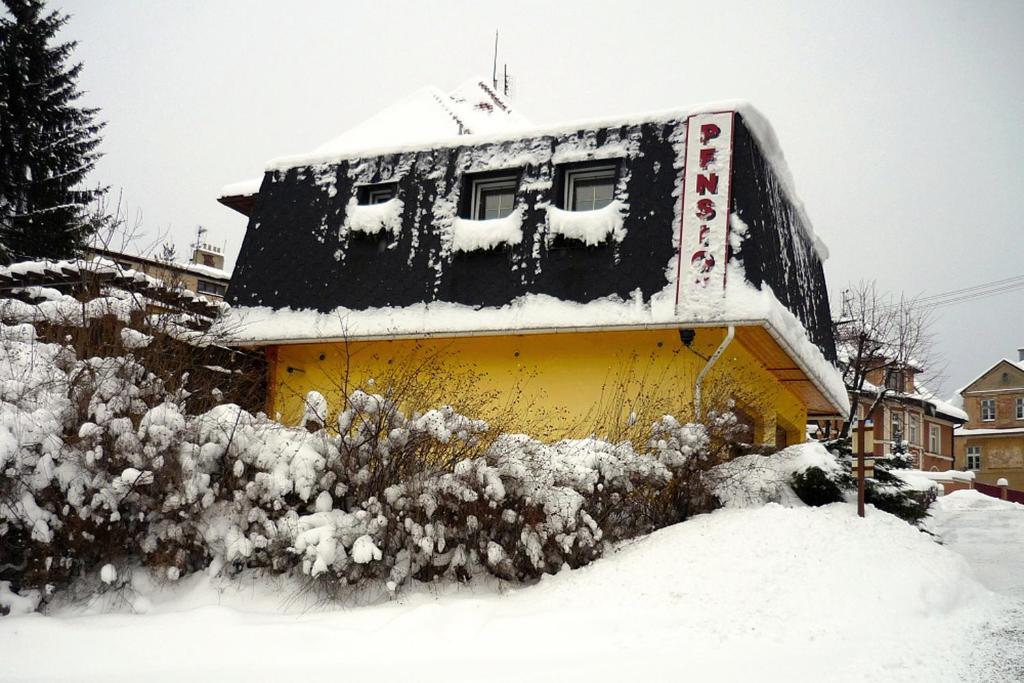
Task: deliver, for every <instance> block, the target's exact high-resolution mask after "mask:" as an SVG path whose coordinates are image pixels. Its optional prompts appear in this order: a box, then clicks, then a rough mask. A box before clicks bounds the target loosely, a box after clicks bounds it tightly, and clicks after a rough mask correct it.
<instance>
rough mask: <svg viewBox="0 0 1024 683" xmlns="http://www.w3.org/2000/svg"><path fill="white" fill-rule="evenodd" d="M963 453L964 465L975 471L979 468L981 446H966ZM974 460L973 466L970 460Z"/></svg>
mask: <svg viewBox="0 0 1024 683" xmlns="http://www.w3.org/2000/svg"><path fill="white" fill-rule="evenodd" d="M964 455H965V462H964V467H966V468H967V469H969V470H971V471H972V472H977V471H978V470H980V469H981V446H968V447H967V451H966V453H965V454H964ZM972 460H974V461H975V462H974V466H972V465H971V461H972Z"/></svg>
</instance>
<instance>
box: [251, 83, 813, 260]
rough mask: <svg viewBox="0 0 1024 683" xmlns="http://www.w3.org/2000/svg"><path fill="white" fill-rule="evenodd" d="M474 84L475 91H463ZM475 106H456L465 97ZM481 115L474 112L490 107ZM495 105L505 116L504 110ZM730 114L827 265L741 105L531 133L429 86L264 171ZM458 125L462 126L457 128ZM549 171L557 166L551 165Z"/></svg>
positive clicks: (481, 101)
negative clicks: (754, 143)
mask: <svg viewBox="0 0 1024 683" xmlns="http://www.w3.org/2000/svg"><path fill="white" fill-rule="evenodd" d="M473 83H475V84H476V85H477V90H478V92H476V91H473V90H472V88H469V85H470V84H473ZM467 92H471V93H473V94H474V95H475V97H473V98H469V99H465V100H461V101H460V99H459V98H462V97H464V95H465V93H467ZM488 100H490V101H491V104H492V108H491V109H490V110H487V109H486V108H485V107H480V106H478V105H486V104H488ZM498 103H501V104H503V105H504V106H506V107H507V108H508V109H507V111H505V110H503V109H502V108H501V107H500V106H499V105H498ZM723 111H735V112H737V113H739V114H740V115H741V116H742V117H743V120H744V122H745V123H746V124H747V128H748V129H749V130H750V132H751V134H752V135H753V136H754V137H755V138H756V139H757V141H758V143H759V145H760V147H761V151H762V153H763V154H764V156H765V159H766V160H767V161H768V163H769V164H771V166H772V168H773V169H774V170H775V175H776V176H777V178H778V180H779V182H780V183H781V185H782V187H783V189H784V190H785V193H786V195H787V196H788V197H789V199H790V201H791V202H792V203H793V207H794V209H795V210H796V212H797V214H798V216H799V217H800V220H801V222H802V224H803V228H804V230H805V231H806V233H807V235H808V237H809V238H810V240H811V242H812V243H813V244H814V248H815V251H816V252H817V254H818V257H819V258H820V259H821V260H822V261H825V260H826V259H828V255H829V254H828V248H827V247H826V246H825V244H824V243H823V242H822V241H821V239H819V238H818V236H817V235H816V234H815V232H814V229H813V227H812V224H811V220H810V218H809V217H808V216H807V212H806V209H805V208H804V205H803V202H801V201H800V199H799V195H797V192H796V184H795V183H794V181H793V176H792V173H790V171H789V166H788V165H787V164H786V159H785V156H784V155H783V153H782V148H781V147H780V146H779V141H778V138H777V137H776V136H775V131H774V130H773V129H772V126H771V124H770V123H769V122H768V119H766V118H765V117H764V115H763V114H761V112H760V111H758V110H757V109H756V108H755V107H754V106H753V105H751V104H750V103H749V102H746V101H743V100H723V101H720V102H711V103H707V104H702V105H698V106H694V107H688V108H685V109H672V110H665V111H660V112H652V113H646V114H633V115H626V116H618V117H612V118H604V119H581V120H577V121H570V122H565V123H560V124H553V125H546V126H533V125H532V124H530V123H529V122H528V121H527V120H526V119H525V118H524V117H522V116H521V115H519V114H518V113H516V111H515V110H514V109H513V108H512V104H511V103H510V102H509V101H508V100H507V99H505V98H504V97H502V96H500V95H499V94H497V93H494V92H493V91H491V89H490V88H489V86H486V83H485V82H484V81H480V80H476V79H474V80H472V81H468V82H467V83H466V84H464V85H463V86H460V88H457V89H456V90H455V91H453V92H452V93H451V94H449V95H445V94H443V93H442V92H441V91H440V90H438V89H437V88H435V87H432V86H428V87H426V88H423V89H421V90H418V91H417V92H416V93H414V94H413V95H411V96H410V97H408V98H406V99H405V100H402V101H400V102H399V103H397V104H394V105H392V106H391V107H389V108H387V109H385V110H384V111H382V112H380V113H379V114H377V115H376V116H373V117H371V118H370V119H368V120H367V121H366V122H364V123H362V124H360V125H359V126H356V127H355V128H353V129H351V130H349V131H347V132H346V133H343V134H342V135H341V136H339V137H337V138H335V139H334V140H332V141H330V142H328V143H326V144H324V145H321V146H320V147H318V148H316V149H315V150H313V151H312V152H310V153H308V154H300V155H295V156H285V157H279V158H277V159H272V160H271V161H269V162H268V163H267V166H266V170H267V171H281V170H287V169H289V168H294V167H296V166H315V165H319V164H331V163H337V162H340V161H342V160H346V159H358V158H367V157H373V156H381V155H384V154H396V153H401V152H418V151H425V150H429V149H437V148H445V147H458V146H463V145H481V144H485V143H493V142H504V141H508V140H517V139H522V138H524V137H528V136H530V137H536V136H541V135H558V134H568V133H575V132H577V131H580V130H590V129H598V128H609V127H616V126H623V125H635V124H640V123H666V122H673V121H674V122H683V121H685V120H686V119H687V117H689V116H692V115H694V114H703V113H711V112H723ZM446 116H447V118H446ZM460 121H461V122H462V123H463V125H462V126H460V125H459V122H460ZM555 163H563V162H562V161H559V160H558V159H555Z"/></svg>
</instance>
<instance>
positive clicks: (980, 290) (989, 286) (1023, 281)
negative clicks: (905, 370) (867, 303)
mask: <svg viewBox="0 0 1024 683" xmlns="http://www.w3.org/2000/svg"><path fill="white" fill-rule="evenodd" d="M1022 288H1024V275H1015V276H1013V277H1008V278H1003V279H1001V280H993V281H991V282H984V283H981V284H977V285H972V286H970V287H961V288H959V289H951V290H949V291H946V292H939V293H938V294H931V295H929V296H925V297H918V298H916V299H908V300H906V303H907V304H909V305H911V306H917V307H919V308H925V309H936V308H941V307H943V306H950V305H953V304H958V303H963V302H965V301H973V300H975V299H984V298H986V297H990V296H996V295H998V294H1006V293H1009V292H1013V291H1016V290H1018V289H1022ZM901 305H902V303H891V304H886V305H882V306H879V307H878V310H879V311H880V312H881V313H886V312H889V311H893V310H895V309H897V308H899V307H900V306H901Z"/></svg>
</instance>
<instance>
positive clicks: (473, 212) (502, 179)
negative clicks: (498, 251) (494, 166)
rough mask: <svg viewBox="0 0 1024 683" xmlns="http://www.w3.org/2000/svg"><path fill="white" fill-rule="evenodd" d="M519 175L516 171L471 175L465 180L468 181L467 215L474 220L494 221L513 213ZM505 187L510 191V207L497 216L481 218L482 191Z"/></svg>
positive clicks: (517, 192)
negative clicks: (468, 200) (504, 213)
mask: <svg viewBox="0 0 1024 683" xmlns="http://www.w3.org/2000/svg"><path fill="white" fill-rule="evenodd" d="M519 176H520V174H519V173H518V172H516V173H510V172H508V171H504V172H502V173H500V174H486V175H480V176H471V177H468V178H467V180H468V182H469V194H470V203H469V212H468V217H469V219H470V220H474V221H494V220H501V219H502V218H508V216H510V215H512V214H513V213H515V210H516V199H517V195H518V194H519ZM501 188H507V189H510V190H511V191H512V208H511V209H510V210H509V212H508V213H507V214H506V215H504V216H498V217H497V218H483V217H482V212H483V203H482V201H481V200H482V198H483V193H484V191H485V190H490V189H501Z"/></svg>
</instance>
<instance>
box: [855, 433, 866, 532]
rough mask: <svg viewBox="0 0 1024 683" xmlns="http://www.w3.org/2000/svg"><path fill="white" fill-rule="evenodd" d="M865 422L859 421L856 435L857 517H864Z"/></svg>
mask: <svg viewBox="0 0 1024 683" xmlns="http://www.w3.org/2000/svg"><path fill="white" fill-rule="evenodd" d="M867 430H868V428H867V420H861V421H860V430H859V432H858V434H857V515H858V516H859V517H863V516H864V450H865V449H866V448H867V446H866V442H867Z"/></svg>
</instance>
